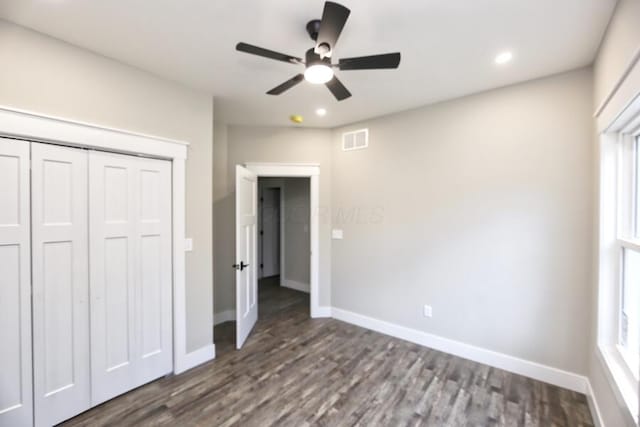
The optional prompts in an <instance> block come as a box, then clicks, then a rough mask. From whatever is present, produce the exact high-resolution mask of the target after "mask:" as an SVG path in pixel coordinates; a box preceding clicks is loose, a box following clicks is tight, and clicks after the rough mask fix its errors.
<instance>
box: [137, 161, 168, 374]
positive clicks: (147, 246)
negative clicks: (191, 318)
mask: <svg viewBox="0 0 640 427" xmlns="http://www.w3.org/2000/svg"><path fill="white" fill-rule="evenodd" d="M137 182H138V188H137V190H138V191H137V194H139V199H138V200H139V203H140V205H139V209H138V212H139V215H138V217H137V227H136V230H137V239H138V244H137V247H138V251H139V266H140V269H139V280H138V298H137V301H138V305H137V307H138V310H137V313H138V325H139V329H138V331H139V332H138V334H139V353H138V358H139V362H140V363H139V369H138V377H137V381H138V383H139V384H144V383H146V382H149V381H151V380H153V379H155V378H158V377H160V376H162V375H165V374H167V373H170V372H171V370H172V365H173V364H172V360H173V357H172V348H173V347H172V306H171V164H170V163H169V162H166V161H161V160H150V159H138V181H137Z"/></svg>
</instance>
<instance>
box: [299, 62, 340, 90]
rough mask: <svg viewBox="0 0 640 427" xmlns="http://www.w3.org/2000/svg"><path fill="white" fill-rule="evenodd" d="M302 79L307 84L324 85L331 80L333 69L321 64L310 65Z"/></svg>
mask: <svg viewBox="0 0 640 427" xmlns="http://www.w3.org/2000/svg"><path fill="white" fill-rule="evenodd" d="M304 78H305V80H306V81H308V82H309V83H313V84H316V85H319V84H324V83H326V82H328V81H329V80H331V79H332V78H333V69H331V67H329V66H327V65H323V64H315V65H311V66H310V67H307V69H306V70H304Z"/></svg>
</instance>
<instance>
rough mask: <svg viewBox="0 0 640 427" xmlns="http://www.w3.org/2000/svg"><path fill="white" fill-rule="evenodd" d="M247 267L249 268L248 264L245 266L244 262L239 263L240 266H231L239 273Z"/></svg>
mask: <svg viewBox="0 0 640 427" xmlns="http://www.w3.org/2000/svg"><path fill="white" fill-rule="evenodd" d="M247 267H249V264H245V263H244V261H240V264H233V268H235V269H236V270H240V271H242V270H244V269H245V268H247Z"/></svg>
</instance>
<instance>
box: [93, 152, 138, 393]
mask: <svg viewBox="0 0 640 427" xmlns="http://www.w3.org/2000/svg"><path fill="white" fill-rule="evenodd" d="M135 160H136V159H135V158H134V157H129V156H120V155H114V154H107V153H101V152H93V151H92V152H90V153H89V201H90V208H89V223H90V242H91V273H90V278H91V280H90V283H91V285H90V286H91V362H92V367H91V370H92V403H93V405H97V404H99V403H102V402H104V401H105V400H108V399H111V398H113V397H115V396H117V395H119V394H121V393H124V392H126V391H128V390H130V389H131V388H133V387H134V383H135V382H134V381H135V374H136V370H135V368H136V366H135V356H134V354H135V344H136V343H135V313H136V311H135V274H136V266H135V254H136V247H135V240H136V238H135V226H136V224H135V220H134V218H135V213H136V211H135V205H136V200H135V194H134V188H135V185H134V183H135V179H136V170H135Z"/></svg>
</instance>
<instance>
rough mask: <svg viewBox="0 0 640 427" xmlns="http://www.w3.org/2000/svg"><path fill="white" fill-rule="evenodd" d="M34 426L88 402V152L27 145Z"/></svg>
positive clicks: (74, 411) (58, 419) (86, 406)
mask: <svg viewBox="0 0 640 427" xmlns="http://www.w3.org/2000/svg"><path fill="white" fill-rule="evenodd" d="M31 168H32V178H33V179H32V183H31V205H32V213H31V216H32V239H33V250H32V254H33V261H32V262H33V348H34V352H33V354H34V364H33V372H34V403H35V422H36V425H42V426H50V425H53V424H57V423H59V422H61V421H63V420H66V419H67V418H70V417H72V416H74V415H76V414H79V413H80V412H83V411H85V410H87V409H89V408H90V405H91V399H90V392H91V386H90V365H89V357H90V352H89V283H88V280H89V271H88V262H89V260H88V257H89V254H88V251H89V248H88V206H87V182H88V172H87V152H86V151H85V150H80V149H74V148H66V147H59V146H55V145H48V144H38V143H32V145H31Z"/></svg>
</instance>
